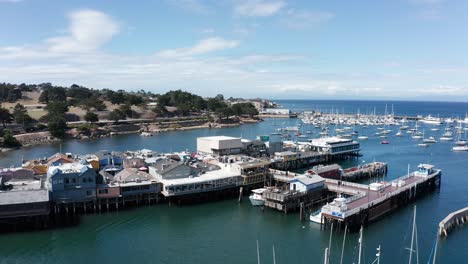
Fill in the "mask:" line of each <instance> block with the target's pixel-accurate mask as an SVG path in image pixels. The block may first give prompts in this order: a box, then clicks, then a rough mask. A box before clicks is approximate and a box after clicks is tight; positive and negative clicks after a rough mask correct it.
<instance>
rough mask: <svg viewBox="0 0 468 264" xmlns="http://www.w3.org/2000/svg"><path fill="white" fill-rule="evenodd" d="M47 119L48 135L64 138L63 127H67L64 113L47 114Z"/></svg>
mask: <svg viewBox="0 0 468 264" xmlns="http://www.w3.org/2000/svg"><path fill="white" fill-rule="evenodd" d="M48 120H49V121H48V123H47V127H48V128H49V132H50V135H51V136H53V137H56V138H64V137H65V129H66V128H67V122H66V121H65V117H64V115H60V114H49V116H48Z"/></svg>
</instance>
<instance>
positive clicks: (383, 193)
mask: <svg viewBox="0 0 468 264" xmlns="http://www.w3.org/2000/svg"><path fill="white" fill-rule="evenodd" d="M439 174H440V170H435V171H434V172H433V173H432V174H429V175H427V176H420V175H417V174H415V173H411V174H410V175H405V176H403V177H400V178H398V179H395V180H393V181H391V182H384V183H383V186H382V187H381V188H380V189H379V190H371V187H370V185H364V184H356V183H350V182H339V181H336V180H330V179H326V180H325V184H326V186H327V188H328V190H329V191H332V192H336V193H345V194H350V195H352V196H351V197H350V198H348V199H347V202H346V206H347V210H345V211H344V212H332V211H328V212H326V211H325V212H323V213H324V215H325V216H326V217H331V218H335V219H338V220H344V219H345V218H346V217H349V216H352V215H353V214H355V213H358V212H360V211H361V210H364V209H367V208H370V207H372V206H373V205H375V204H378V203H381V202H383V201H385V200H386V199H389V198H391V197H393V196H395V195H397V194H399V193H401V192H404V191H407V190H409V189H411V188H413V187H415V186H417V185H418V184H420V183H423V182H425V181H428V180H429V179H432V178H433V177H435V176H437V175H439ZM399 181H404V185H402V186H400V187H399V186H398V182H399ZM392 183H393V184H392Z"/></svg>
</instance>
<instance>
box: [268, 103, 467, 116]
mask: <svg viewBox="0 0 468 264" xmlns="http://www.w3.org/2000/svg"><path fill="white" fill-rule="evenodd" d="M275 102H278V103H279V104H280V105H282V106H283V107H285V108H289V109H291V110H292V111H294V112H301V111H304V110H318V111H321V112H324V113H337V112H338V113H348V114H349V113H354V114H356V113H361V114H372V113H374V109H375V113H376V114H379V115H383V114H384V113H385V109H386V110H387V114H390V113H392V108H393V113H394V114H395V115H397V116H417V115H423V116H427V115H432V116H440V117H444V118H447V117H451V118H457V117H459V118H464V117H465V116H466V114H467V113H468V102H424V101H356V100H353V101H346V100H277V101H275Z"/></svg>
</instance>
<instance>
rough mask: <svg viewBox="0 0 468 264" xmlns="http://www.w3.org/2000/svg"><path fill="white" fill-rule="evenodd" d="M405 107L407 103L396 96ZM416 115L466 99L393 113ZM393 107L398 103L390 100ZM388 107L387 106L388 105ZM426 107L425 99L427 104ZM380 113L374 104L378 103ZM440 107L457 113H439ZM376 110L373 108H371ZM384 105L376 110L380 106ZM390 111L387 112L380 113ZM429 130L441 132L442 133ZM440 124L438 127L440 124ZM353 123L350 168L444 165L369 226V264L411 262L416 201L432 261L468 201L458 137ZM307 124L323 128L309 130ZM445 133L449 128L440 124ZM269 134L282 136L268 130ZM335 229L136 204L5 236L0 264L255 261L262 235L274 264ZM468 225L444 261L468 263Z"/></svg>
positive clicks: (313, 249)
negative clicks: (421, 191)
mask: <svg viewBox="0 0 468 264" xmlns="http://www.w3.org/2000/svg"><path fill="white" fill-rule="evenodd" d="M280 103H281V104H282V105H284V106H285V107H288V108H290V109H300V108H301V107H302V108H303V109H313V108H314V107H316V106H317V105H319V103H320V104H321V108H323V109H325V108H326V107H328V106H333V108H334V109H335V108H343V109H345V110H346V109H349V111H357V109H358V108H360V109H361V112H363V110H362V109H363V108H364V107H363V104H362V103H361V102H356V101H349V102H346V101H333V102H331V101H309V103H307V102H306V101H281V102H280ZM373 103H374V105H376V108H378V107H380V108H381V107H382V105H383V107H384V108H385V102H383V103H382V102H368V104H369V107H370V106H371V105H372V104H373ZM399 103H400V102H399ZM415 103H416V104H417V105H418V109H417V110H418V111H419V112H418V114H423V115H427V114H433V115H437V114H440V116H442V115H444V116H456V115H459V116H462V115H464V111H466V109H468V107H466V106H467V104H466V103H464V104H461V103H460V105H459V103H443V104H444V106H438V108H437V109H439V110H438V111H435V110H433V109H435V108H431V104H432V103H427V104H426V103H421V102H404V103H400V105H399V106H398V107H396V105H397V104H396V103H395V104H394V109H395V113H396V114H397V113H400V112H397V111H403V110H405V109H407V110H406V111H408V113H405V112H401V113H402V115H405V114H406V115H414V113H415V112H412V111H414V110H411V109H415V108H414V107H415V106H414V104H415ZM389 104H391V103H389ZM389 104H388V105H389ZM423 105H425V106H424V107H423ZM405 107H406V108H405ZM372 109H373V106H372ZM442 109H451V110H452V112H453V113H456V114H451V113H450V111H446V112H442V111H441V110H442ZM372 111H373V110H372ZM376 111H377V110H376ZM382 111H384V110H382ZM297 123H300V120H299V119H266V120H265V122H261V123H257V124H248V125H243V126H241V127H236V128H224V129H200V130H191V131H174V132H167V133H161V134H158V135H155V136H153V137H149V138H147V137H140V136H138V135H123V136H117V137H112V138H105V139H99V140H69V141H66V142H63V143H62V144H61V146H60V144H51V145H43V146H35V147H29V148H23V149H19V150H15V151H11V152H8V153H1V154H0V166H11V165H18V164H19V163H20V161H21V159H22V158H24V159H29V158H34V157H42V156H49V155H52V154H54V153H56V152H57V151H59V149H60V147H61V148H62V151H63V152H73V153H77V154H83V153H89V152H94V151H98V150H102V149H112V150H118V151H125V150H136V149H141V148H150V149H153V150H156V151H160V152H167V151H180V150H185V149H190V150H194V149H195V148H196V138H197V137H199V136H208V135H230V136H242V137H245V138H255V136H257V135H262V134H270V133H271V132H272V131H273V130H275V129H276V128H279V127H286V126H292V125H295V124H297ZM429 128H430V127H429V126H427V127H425V131H426V135H427V136H429V135H434V136H436V138H438V137H439V136H440V134H441V133H442V131H439V132H429V131H430V129H429ZM442 128H443V127H441V129H442ZM356 129H357V130H358V131H359V132H360V134H361V135H364V134H365V135H368V136H369V140H367V141H363V142H361V149H362V154H363V156H362V157H361V158H360V159H358V160H352V161H346V162H342V163H341V164H342V165H343V166H344V167H349V166H354V165H357V164H362V163H366V162H370V161H373V160H375V161H384V162H387V163H388V164H389V174H388V176H387V178H386V179H385V180H391V179H394V178H397V177H399V176H402V175H404V174H405V173H406V171H407V166H408V164H409V165H410V166H411V169H414V168H415V167H416V166H417V165H418V164H419V163H423V162H424V163H432V164H434V165H436V166H437V167H438V168H440V169H442V171H443V176H442V185H441V188H440V190H438V191H436V192H434V193H431V194H428V195H427V196H425V197H424V198H422V199H420V200H418V201H417V202H415V203H414V204H411V205H409V206H407V207H403V208H401V209H399V210H398V211H396V212H394V213H392V214H390V215H388V216H386V217H385V218H384V219H382V220H380V221H378V222H376V223H373V224H371V225H370V226H368V227H366V228H365V229H364V249H363V255H364V261H363V263H372V261H373V260H374V259H375V252H376V251H375V249H376V248H377V247H378V246H379V245H381V247H382V258H381V263H407V262H408V256H409V251H408V250H407V249H405V248H407V247H409V245H410V239H411V228H412V225H411V222H412V212H413V206H414V205H416V208H417V229H418V254H419V259H420V262H427V260H428V258H429V256H430V254H431V251H432V249H433V244H434V242H435V239H436V232H437V225H438V223H439V221H440V220H442V219H443V218H444V217H445V216H446V215H447V214H449V213H450V212H452V211H454V210H457V209H459V208H462V207H466V206H467V205H468V195H467V194H468V176H467V175H468V174H467V171H468V153H457V152H453V151H451V147H452V144H451V143H444V142H440V143H436V144H434V145H431V146H429V147H428V148H421V147H418V146H417V143H418V142H417V141H415V140H414V139H411V138H410V137H409V136H408V135H406V134H405V136H404V137H402V138H399V137H395V136H393V135H394V134H395V133H396V132H397V127H390V129H392V130H393V131H392V133H391V134H390V135H389V138H388V141H389V142H390V144H389V145H381V144H380V138H378V137H377V136H374V133H375V132H376V131H377V130H376V128H375V127H369V128H367V129H366V128H358V127H356ZM303 130H313V131H314V134H313V135H312V136H318V135H317V133H318V131H317V130H314V128H312V127H308V126H304V128H303ZM442 130H443V129H442ZM271 137H272V140H275V139H278V140H279V138H275V136H271ZM329 237H330V232H329V230H327V231H323V230H320V227H319V226H318V225H316V224H314V223H310V222H307V221H306V222H301V221H299V215H298V214H294V213H292V214H288V215H285V214H283V213H281V212H277V211H273V210H268V209H266V210H264V211H262V210H260V209H259V208H253V207H252V206H250V203H249V201H248V199H247V197H245V199H244V201H243V202H242V203H240V204H239V203H238V202H237V199H233V200H225V201H220V202H212V203H204V204H197V205H191V206H169V205H167V204H160V205H155V206H148V207H141V208H137V209H132V210H126V211H120V212H112V213H102V214H96V215H88V216H84V217H82V218H81V222H80V223H79V224H78V225H77V226H73V227H69V228H64V229H52V230H44V231H37V232H27V233H10V234H0V245H1V246H0V263H98V262H100V263H102V262H111V263H128V262H131V263H256V261H257V256H256V241H257V240H258V241H259V245H260V257H261V262H262V263H272V246H273V245H274V246H275V251H276V263H320V262H321V261H323V252H324V249H325V247H327V246H328V243H329ZM342 240H343V232H334V233H333V237H332V241H331V245H332V249H331V255H332V261H331V263H338V262H339V258H340V252H341V245H342ZM357 240H358V234H356V233H351V234H349V235H348V236H347V240H346V246H345V258H344V259H345V261H344V263H353V262H357ZM467 248H468V228H466V227H465V228H464V229H463V228H460V229H459V230H456V231H454V232H453V233H451V234H450V236H449V238H448V239H442V240H441V241H439V246H438V253H437V256H438V258H437V259H438V262H437V263H466V259H468V251H467V250H466V249H467Z"/></svg>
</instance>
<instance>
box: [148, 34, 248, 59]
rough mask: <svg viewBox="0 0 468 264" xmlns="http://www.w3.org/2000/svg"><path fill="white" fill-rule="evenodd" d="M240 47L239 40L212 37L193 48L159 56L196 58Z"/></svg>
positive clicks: (170, 50)
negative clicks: (195, 56) (196, 56)
mask: <svg viewBox="0 0 468 264" xmlns="http://www.w3.org/2000/svg"><path fill="white" fill-rule="evenodd" d="M238 45H239V42H238V41H237V40H226V39H223V38H220V37H212V38H206V39H202V40H200V41H199V42H198V43H197V44H195V45H194V46H192V47H188V48H180V49H169V50H163V51H160V52H158V53H157V55H158V56H162V57H185V56H194V55H202V54H206V53H210V52H215V51H220V50H224V49H231V48H234V47H237V46H238Z"/></svg>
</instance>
